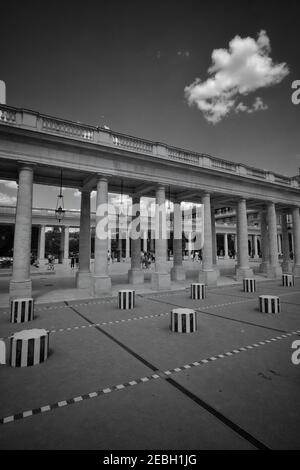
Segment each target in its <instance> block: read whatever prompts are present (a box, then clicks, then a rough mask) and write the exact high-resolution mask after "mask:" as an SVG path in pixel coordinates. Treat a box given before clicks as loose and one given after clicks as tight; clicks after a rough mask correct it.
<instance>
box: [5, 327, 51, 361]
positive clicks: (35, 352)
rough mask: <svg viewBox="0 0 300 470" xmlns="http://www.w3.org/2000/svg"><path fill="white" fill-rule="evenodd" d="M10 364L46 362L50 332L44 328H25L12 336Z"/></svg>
mask: <svg viewBox="0 0 300 470" xmlns="http://www.w3.org/2000/svg"><path fill="white" fill-rule="evenodd" d="M10 341H11V343H10V361H9V363H10V365H11V366H12V367H29V366H35V365H36V364H40V363H41V362H44V361H45V360H46V359H47V357H48V354H49V332H48V331H46V330H43V329H34V330H23V331H19V332H18V333H15V334H14V335H13V336H12V337H11V340H10Z"/></svg>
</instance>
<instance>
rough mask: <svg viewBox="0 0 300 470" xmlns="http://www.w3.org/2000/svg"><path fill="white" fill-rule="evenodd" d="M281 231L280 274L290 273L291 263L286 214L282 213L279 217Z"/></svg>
mask: <svg viewBox="0 0 300 470" xmlns="http://www.w3.org/2000/svg"><path fill="white" fill-rule="evenodd" d="M281 231H282V255H283V257H282V265H281V268H282V272H283V273H292V271H293V263H292V261H291V258H290V240H289V233H288V225H287V214H286V213H283V214H282V216H281Z"/></svg>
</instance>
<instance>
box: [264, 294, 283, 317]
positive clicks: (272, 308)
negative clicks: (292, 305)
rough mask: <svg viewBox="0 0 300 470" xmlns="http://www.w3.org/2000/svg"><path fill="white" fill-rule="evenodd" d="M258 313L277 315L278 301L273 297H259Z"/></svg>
mask: <svg viewBox="0 0 300 470" xmlns="http://www.w3.org/2000/svg"><path fill="white" fill-rule="evenodd" d="M259 311H260V312H261V313H279V312H280V299H279V297H276V296H275V295H260V296H259Z"/></svg>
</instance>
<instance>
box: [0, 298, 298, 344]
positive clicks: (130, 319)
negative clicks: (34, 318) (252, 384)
mask: <svg viewBox="0 0 300 470" xmlns="http://www.w3.org/2000/svg"><path fill="white" fill-rule="evenodd" d="M299 293H300V292H299ZM289 294H290V293H288V294H283V295H289ZM146 300H149V299H146ZM152 300H154V301H155V299H152ZM254 301H257V299H249V298H247V299H246V300H238V301H233V302H227V303H224V304H216V305H206V306H203V307H201V310H200V309H199V308H198V309H197V308H196V309H195V310H196V311H197V312H199V313H206V314H208V315H213V316H216V317H220V318H224V319H228V320H232V321H236V322H238V323H246V324H249V325H252V326H258V327H260V328H265V329H268V330H273V331H278V332H279V333H285V331H283V330H278V329H276V328H270V327H266V326H264V325H257V324H255V323H251V322H245V321H243V320H238V319H235V318H230V317H224V316H223V315H217V314H213V313H207V312H203V310H208V309H210V308H219V307H226V306H228V305H235V304H242V303H246V302H254ZM157 302H161V301H159V300H158V301H157ZM96 303H101V302H93V304H96ZM284 303H287V304H290V302H284ZM84 305H87V304H76V305H75V304H74V305H62V306H60V307H57V308H72V307H80V306H84ZM169 305H174V306H176V304H169ZM293 305H294V304H293ZM295 305H297V304H295ZM51 308H52V307H49V308H48V307H45V308H44V310H50V309H51ZM53 308H56V307H53ZM169 314H170V312H167V313H159V314H156V315H145V316H143V317H133V318H127V319H122V320H115V321H108V322H103V323H92V324H90V325H80V326H73V327H70V328H57V329H52V330H49V333H62V332H66V331H74V330H79V329H85V328H91V327H97V326H110V325H116V324H122V323H127V322H130V321H136V320H147V319H149V318H159V317H163V316H166V315H169ZM12 336H13V335H10V336H5V337H2V338H0V340H7V339H10V338H12Z"/></svg>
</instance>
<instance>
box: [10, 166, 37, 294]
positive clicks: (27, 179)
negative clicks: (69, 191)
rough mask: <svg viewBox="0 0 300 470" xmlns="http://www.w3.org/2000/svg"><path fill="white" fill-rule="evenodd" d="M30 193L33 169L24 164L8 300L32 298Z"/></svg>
mask: <svg viewBox="0 0 300 470" xmlns="http://www.w3.org/2000/svg"><path fill="white" fill-rule="evenodd" d="M32 191H33V168H32V167H31V166H30V165H26V164H24V165H22V166H20V168H19V187H18V197H17V207H16V222H15V235H14V252H13V272H12V279H11V281H10V285H9V296H10V299H17V298H22V297H31V296H32V282H31V279H30V254H31V229H32Z"/></svg>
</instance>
